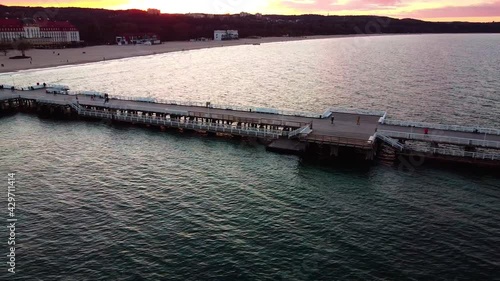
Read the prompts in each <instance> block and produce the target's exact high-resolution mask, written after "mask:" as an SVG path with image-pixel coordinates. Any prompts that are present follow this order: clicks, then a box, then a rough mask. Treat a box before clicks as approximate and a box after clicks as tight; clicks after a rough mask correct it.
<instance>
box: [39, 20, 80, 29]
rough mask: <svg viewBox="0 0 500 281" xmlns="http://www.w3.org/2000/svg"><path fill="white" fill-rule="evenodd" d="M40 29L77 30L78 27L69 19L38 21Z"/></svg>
mask: <svg viewBox="0 0 500 281" xmlns="http://www.w3.org/2000/svg"><path fill="white" fill-rule="evenodd" d="M37 24H38V25H39V26H40V30H56V31H68V30H74V31H76V30H77V29H76V27H75V26H74V25H72V24H71V23H69V22H67V21H37Z"/></svg>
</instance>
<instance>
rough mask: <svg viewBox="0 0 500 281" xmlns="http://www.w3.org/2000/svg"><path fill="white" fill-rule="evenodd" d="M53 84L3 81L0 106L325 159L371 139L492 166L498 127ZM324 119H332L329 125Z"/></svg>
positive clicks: (362, 147) (365, 151) (359, 149)
mask: <svg viewBox="0 0 500 281" xmlns="http://www.w3.org/2000/svg"><path fill="white" fill-rule="evenodd" d="M54 89H56V88H51V87H49V86H48V87H43V86H40V85H38V86H33V87H26V88H24V89H22V88H14V89H11V86H3V88H2V86H1V85H0V105H1V106H2V108H0V110H2V109H3V108H4V107H5V106H9V105H10V103H11V102H12V101H17V102H22V101H26V102H28V103H29V104H30V105H33V104H34V105H35V106H37V107H38V108H39V107H40V106H58V107H62V108H65V110H66V112H73V113H74V114H76V115H77V116H81V117H90V118H99V119H109V120H113V121H117V122H128V123H132V124H145V125H153V126H160V127H166V128H168V127H172V128H179V129H188V130H195V131H204V132H211V133H223V134H226V135H233V136H248V137H256V138H262V139H267V140H271V141H272V140H274V141H273V142H272V143H271V144H270V145H269V146H268V148H269V149H270V150H273V151H279V150H282V151H285V152H286V151H289V152H297V153H303V152H306V151H307V152H311V151H312V150H314V153H316V154H317V153H326V154H329V155H330V156H332V155H338V154H339V148H342V149H347V150H348V151H350V152H349V153H351V152H352V151H354V152H355V153H361V154H362V155H364V157H365V158H366V159H367V160H370V159H373V156H374V155H375V154H376V148H377V144H378V143H385V144H387V145H389V146H391V147H393V148H394V149H395V150H397V151H398V153H400V154H401V155H412V154H417V153H418V154H419V155H422V154H424V155H429V156H432V157H436V156H439V155H442V156H443V157H444V156H446V158H450V157H452V158H453V157H458V158H469V159H475V160H478V159H480V160H491V161H497V162H499V164H500V130H497V129H485V128H478V127H477V128H476V127H461V126H453V125H448V126H447V125H441V124H428V123H418V122H410V121H397V120H390V119H387V118H386V117H387V116H386V115H387V114H386V113H385V112H380V111H379V112H376V111H363V110H356V109H347V110H346V109H335V108H332V109H328V110H326V111H324V113H323V114H321V115H320V114H314V113H300V112H289V111H280V110H276V109H262V108H253V107H238V106H221V105H213V104H210V103H201V102H198V103H190V102H177V101H158V100H154V99H151V98H128V97H118V96H109V98H110V99H109V100H108V101H106V100H105V99H104V98H103V97H104V95H101V94H98V93H96V94H98V95H97V96H96V97H92V96H91V94H90V93H89V92H87V93H72V92H68V91H61V92H57V93H52V92H51V93H47V90H50V91H54ZM56 90H57V89H56ZM331 116H334V118H335V119H334V122H333V124H332V122H331V119H330V118H331ZM358 118H359V119H360V123H359V124H358V123H357V121H358ZM407 141H416V142H421V143H428V144H429V145H428V147H424V148H423V149H420V150H419V149H417V148H415V147H413V146H409V145H405V142H407ZM449 145H452V146H453V148H450V147H449ZM325 146H327V147H326V148H325ZM485 149H486V150H487V151H485Z"/></svg>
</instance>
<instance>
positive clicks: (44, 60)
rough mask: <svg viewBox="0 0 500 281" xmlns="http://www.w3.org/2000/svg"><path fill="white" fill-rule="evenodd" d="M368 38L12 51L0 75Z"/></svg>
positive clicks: (0, 61) (4, 59)
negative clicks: (215, 50) (228, 49)
mask: <svg viewBox="0 0 500 281" xmlns="http://www.w3.org/2000/svg"><path fill="white" fill-rule="evenodd" d="M353 36H366V35H331V36H308V37H264V38H259V39H240V40H234V41H198V42H189V41H182V42H164V43H163V44H161V45H153V46H146V45H135V46H134V45H130V46H118V45H104V46H92V47H85V48H75V49H33V50H29V51H27V52H26V55H27V56H30V57H32V60H30V59H20V60H13V59H9V57H12V56H16V55H20V52H19V51H16V50H11V51H10V52H9V53H8V54H7V56H3V54H2V55H0V64H3V67H0V73H5V72H14V71H19V70H26V69H37V68H47V67H55V66H62V65H71V64H81V63H89V62H98V61H103V60H113V59H122V58H129V57H136V56H147V55H154V54H162V53H168V52H177V51H183V50H196V49H204V48H217V47H227V46H238V45H248V44H257V43H259V44H265V43H273V42H286V41H298V40H311V39H326V38H341V37H353Z"/></svg>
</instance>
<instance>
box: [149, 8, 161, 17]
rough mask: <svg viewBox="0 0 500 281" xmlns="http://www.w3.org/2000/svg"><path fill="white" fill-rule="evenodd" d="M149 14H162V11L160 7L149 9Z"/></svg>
mask: <svg viewBox="0 0 500 281" xmlns="http://www.w3.org/2000/svg"><path fill="white" fill-rule="evenodd" d="M148 14H150V15H155V16H158V15H160V14H161V11H160V10H158V9H148Z"/></svg>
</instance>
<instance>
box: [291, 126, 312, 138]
mask: <svg viewBox="0 0 500 281" xmlns="http://www.w3.org/2000/svg"><path fill="white" fill-rule="evenodd" d="M310 127H311V125H310V124H307V125H305V126H303V127H300V128H298V129H296V130H293V131H291V132H289V133H288V138H289V139H291V138H294V137H296V136H298V135H302V134H309V133H310V132H312V130H311V128H310Z"/></svg>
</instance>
